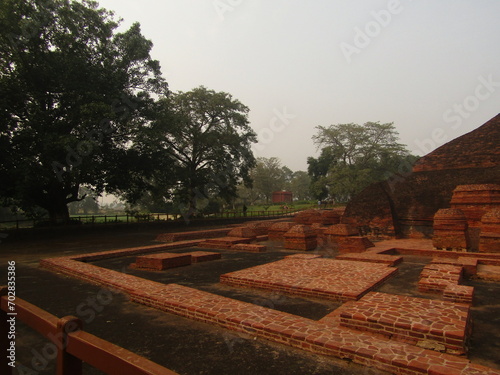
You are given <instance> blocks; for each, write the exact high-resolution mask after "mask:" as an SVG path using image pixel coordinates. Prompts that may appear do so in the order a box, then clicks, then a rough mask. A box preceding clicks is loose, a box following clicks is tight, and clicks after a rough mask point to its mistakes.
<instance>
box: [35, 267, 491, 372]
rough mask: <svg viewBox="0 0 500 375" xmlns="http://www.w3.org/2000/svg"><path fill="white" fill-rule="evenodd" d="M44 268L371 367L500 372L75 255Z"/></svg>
mask: <svg viewBox="0 0 500 375" xmlns="http://www.w3.org/2000/svg"><path fill="white" fill-rule="evenodd" d="M40 265H41V266H42V267H44V268H47V269H51V270H53V271H56V272H62V273H64V274H67V275H70V276H73V277H77V278H79V279H83V280H86V281H89V282H92V283H95V284H98V285H103V286H106V287H111V288H115V289H116V290H118V291H122V292H124V293H126V294H128V295H129V296H130V298H131V299H132V301H135V302H138V303H141V304H144V305H147V306H150V307H153V308H157V309H160V310H163V311H166V312H169V313H173V314H176V315H180V316H183V317H186V318H188V319H193V320H199V321H202V322H206V323H210V324H214V325H218V326H220V327H223V328H226V329H229V330H232V331H237V332H244V333H246V334H249V335H252V336H253V337H260V338H263V339H267V340H270V341H274V342H278V343H281V344H285V345H289V346H292V347H296V348H300V349H303V350H307V351H311V352H313V353H317V354H322V355H327V356H333V357H337V358H343V359H349V360H352V361H353V362H355V363H359V364H362V365H365V366H368V367H376V368H378V369H380V370H385V371H388V372H390V373H397V374H407V375H419V374H430V375H450V374H453V375H455V374H457V375H500V371H499V370H494V369H491V368H488V367H485V366H481V365H477V364H472V363H470V361H468V360H467V359H464V358H459V357H456V356H452V355H449V354H444V353H436V352H434V351H431V350H427V349H423V348H418V347H416V346H412V345H408V344H405V343H400V342H394V341H392V340H387V339H383V338H378V337H375V336H373V335H371V334H368V333H363V332H356V331H354V330H350V329H347V328H343V327H336V326H332V325H331V324H327V323H325V322H317V321H313V320H310V319H306V318H302V317H299V316H295V315H291V314H287V313H284V312H280V311H276V310H272V309H268V308H265V307H262V306H258V305H254V304H250V303H245V302H241V301H236V300H232V299H229V298H226V297H221V296H218V295H214V294H211V293H207V292H203V291H199V290H196V289H192V288H188V287H184V286H180V285H176V284H169V285H165V284H160V283H157V282H153V281H149V280H144V279H141V278H138V277H135V276H132V275H127V274H122V273H119V272H116V271H113V270H108V269H102V268H100V267H96V266H94V265H91V264H88V263H82V262H77V261H75V260H73V259H72V258H71V257H63V258H52V259H44V260H42V261H41V262H40Z"/></svg>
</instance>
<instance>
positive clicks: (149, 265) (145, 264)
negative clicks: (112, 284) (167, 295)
mask: <svg viewBox="0 0 500 375" xmlns="http://www.w3.org/2000/svg"><path fill="white" fill-rule="evenodd" d="M190 264H191V255H190V254H173V253H160V254H152V255H143V256H138V257H137V258H136V259H135V263H132V264H131V265H130V267H131V268H137V269H146V270H154V271H162V270H166V269H168V268H175V267H182V266H189V265H190Z"/></svg>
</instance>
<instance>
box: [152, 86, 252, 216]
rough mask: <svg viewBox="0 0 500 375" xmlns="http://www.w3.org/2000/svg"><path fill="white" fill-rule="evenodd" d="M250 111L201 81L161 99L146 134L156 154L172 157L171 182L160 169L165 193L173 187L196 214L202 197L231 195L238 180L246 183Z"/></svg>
mask: <svg viewBox="0 0 500 375" xmlns="http://www.w3.org/2000/svg"><path fill="white" fill-rule="evenodd" d="M248 111H249V109H248V107H246V106H245V105H243V104H242V103H241V102H240V101H238V100H237V99H234V98H233V97H232V96H231V95H230V94H228V93H225V92H216V91H214V90H209V89H207V88H205V87H203V86H201V87H198V88H195V89H193V90H191V91H188V92H179V93H176V94H172V95H171V96H170V97H169V98H166V99H162V100H160V103H159V109H158V114H157V120H156V121H155V122H154V123H153V124H152V126H151V128H150V129H148V131H147V136H149V137H150V139H151V140H152V142H150V144H152V143H153V142H154V144H155V145H154V146H153V148H155V150H154V151H153V152H155V153H156V155H157V157H160V158H162V159H167V160H172V163H171V164H170V168H171V170H172V174H173V176H175V181H173V184H171V185H170V186H169V183H170V182H168V181H165V174H164V173H163V174H162V176H161V177H159V178H158V182H159V184H157V186H163V188H164V194H168V192H172V193H173V196H174V198H175V199H176V200H178V201H179V202H180V204H181V205H182V206H183V207H184V208H185V209H184V211H186V212H187V214H188V215H189V216H190V215H193V214H196V212H197V210H198V208H199V207H198V203H199V202H200V201H201V200H203V201H206V200H207V199H210V198H213V197H218V198H223V199H225V200H226V201H230V199H231V198H233V197H235V196H236V188H237V186H238V184H239V183H240V182H244V183H246V184H249V183H250V178H249V172H250V170H251V168H253V166H254V165H255V158H254V156H253V153H252V151H251V148H250V146H251V144H252V143H253V142H256V135H255V133H254V131H253V130H252V128H251V127H250V126H249V122H248ZM147 136H146V138H147ZM144 143H148V142H144Z"/></svg>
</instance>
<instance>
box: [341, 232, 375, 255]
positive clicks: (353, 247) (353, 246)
mask: <svg viewBox="0 0 500 375" xmlns="http://www.w3.org/2000/svg"><path fill="white" fill-rule="evenodd" d="M373 246H375V245H374V244H373V242H371V241H370V240H369V239H368V238H366V237H361V236H347V237H344V238H341V239H340V240H339V241H338V249H339V253H340V254H348V253H363V252H365V251H366V249H369V248H370V247H373Z"/></svg>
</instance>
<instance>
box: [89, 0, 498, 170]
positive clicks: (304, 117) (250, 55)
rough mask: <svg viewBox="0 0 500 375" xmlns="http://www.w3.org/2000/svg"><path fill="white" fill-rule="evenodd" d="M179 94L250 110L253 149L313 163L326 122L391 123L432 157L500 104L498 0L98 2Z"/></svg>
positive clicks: (292, 162)
mask: <svg viewBox="0 0 500 375" xmlns="http://www.w3.org/2000/svg"><path fill="white" fill-rule="evenodd" d="M99 3H100V5H101V6H102V7H104V8H106V9H108V10H113V11H115V13H116V15H117V16H119V17H121V18H123V19H124V21H123V26H124V27H129V26H130V25H131V24H132V23H133V22H139V23H140V24H141V26H142V32H143V34H144V35H145V36H146V37H147V38H148V39H150V40H152V41H153V43H154V47H153V51H152V56H153V57H154V58H155V59H157V60H159V61H160V63H161V66H162V71H163V74H164V76H165V78H166V79H167V81H168V83H169V86H170V89H171V90H172V91H188V90H191V89H193V88H195V87H198V86H200V85H204V86H206V87H207V88H209V89H214V90H216V91H225V92H228V93H230V94H231V95H232V96H233V97H234V98H236V99H238V100H240V101H241V102H242V103H243V104H245V105H247V106H248V107H249V108H250V115H249V119H250V123H251V126H252V128H253V129H254V130H255V132H256V133H257V134H258V136H259V144H257V145H255V147H254V154H255V155H256V156H265V157H271V156H276V157H279V158H280V159H281V161H282V163H283V164H284V165H286V166H288V167H289V168H291V169H292V170H294V171H296V170H306V169H307V163H306V160H307V157H308V156H317V155H318V151H317V150H316V147H315V146H314V144H313V142H312V140H311V137H312V136H313V135H314V134H315V133H316V130H315V127H316V126H318V125H323V126H328V125H331V124H339V123H357V124H363V123H365V122H368V121H380V122H382V123H385V122H394V125H395V127H396V129H397V131H398V132H399V134H400V137H401V142H402V143H404V144H406V145H407V146H408V148H409V149H410V150H411V151H412V152H413V153H415V154H418V155H424V154H426V153H428V152H430V151H431V150H432V149H434V148H436V147H438V146H440V145H441V144H444V143H446V142H447V141H449V140H451V139H453V138H456V137H458V136H460V135H462V134H465V133H467V132H469V131H471V130H473V129H475V128H477V127H478V126H480V125H482V124H483V123H484V122H486V121H487V120H489V119H490V118H492V117H494V116H496V115H497V114H498V113H499V112H500V22H498V17H499V15H500V1H498V0H468V1H465V0H413V1H412V0H390V1H387V0H384V1H378V0H356V1H352V0H308V1H307V0H161V1H159V0H100V1H99Z"/></svg>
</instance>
